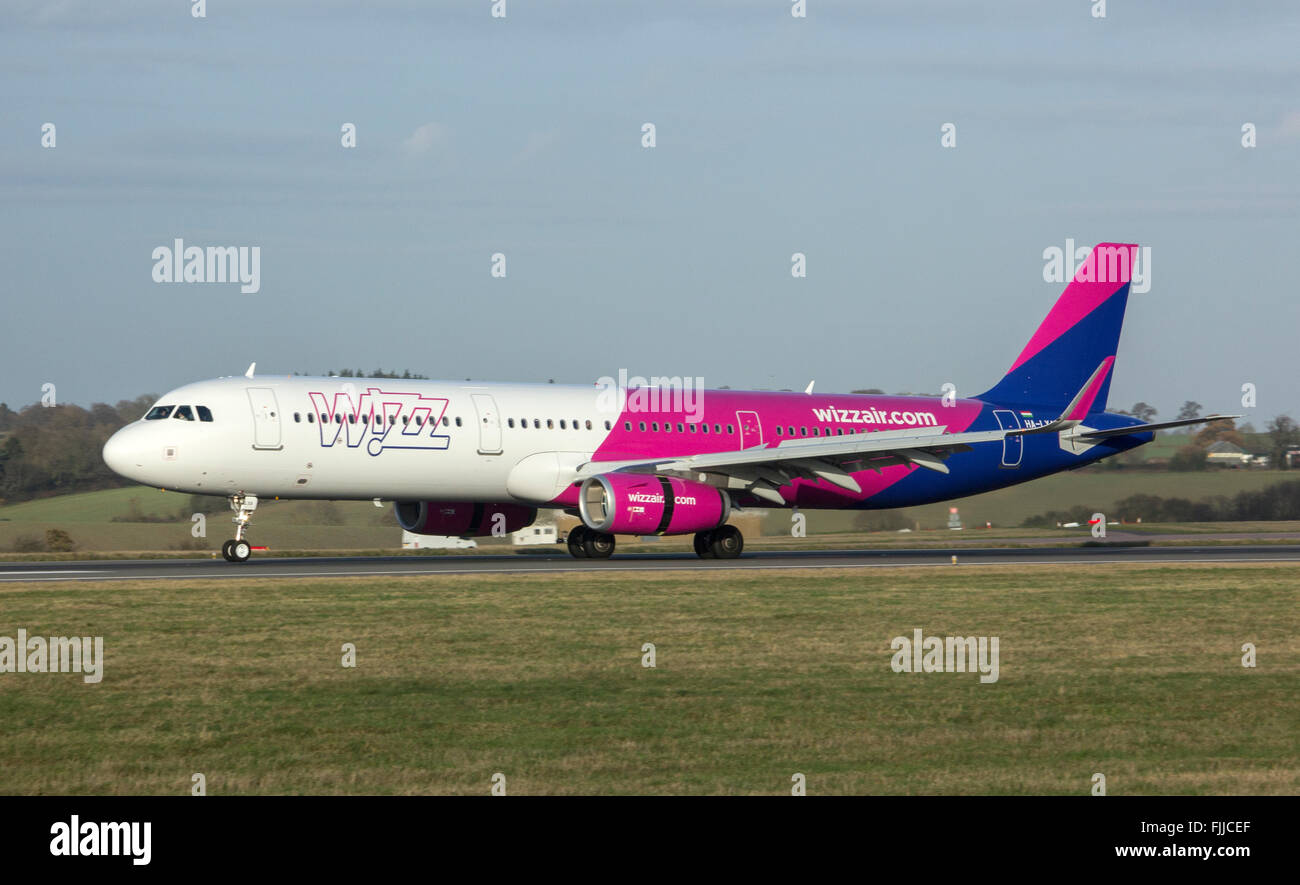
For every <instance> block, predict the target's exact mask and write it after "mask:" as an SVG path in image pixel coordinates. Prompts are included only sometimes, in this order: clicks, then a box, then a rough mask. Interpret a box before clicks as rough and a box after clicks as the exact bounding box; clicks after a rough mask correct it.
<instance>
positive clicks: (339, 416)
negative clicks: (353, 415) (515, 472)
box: [334, 412, 343, 424]
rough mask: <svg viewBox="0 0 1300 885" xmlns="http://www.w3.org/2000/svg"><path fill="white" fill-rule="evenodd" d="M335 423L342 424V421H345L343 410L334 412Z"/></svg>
mask: <svg viewBox="0 0 1300 885" xmlns="http://www.w3.org/2000/svg"><path fill="white" fill-rule="evenodd" d="M334 423H335V424H342V423H343V413H342V412H335V413H334Z"/></svg>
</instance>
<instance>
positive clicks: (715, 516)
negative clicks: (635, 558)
mask: <svg viewBox="0 0 1300 885" xmlns="http://www.w3.org/2000/svg"><path fill="white" fill-rule="evenodd" d="M578 512H579V513H580V514H581V515H582V522H583V524H584V525H586V526H587V528H589V529H591V530H593V531H597V532H606V533H608V534H611V535H616V534H625V535H685V534H689V533H691V532H703V531H708V530H709V529H715V528H717V527H718V526H720V525H722V524H723V523H724V522H726V521H727V517H728V516H730V515H731V498H730V497H728V495H727V493H726V492H724V491H723V490H722V489H717V488H714V487H713V486H710V485H705V484H704V483H702V482H692V481H690V480H685V479H676V478H674V477H668V476H646V475H644V474H631V473H602V474H600V475H599V476H593V477H590V478H589V479H587V480H586V481H584V482H583V484H582V487H581V488H580V489H579V490H578Z"/></svg>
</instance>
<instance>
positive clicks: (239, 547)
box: [230, 541, 253, 562]
mask: <svg viewBox="0 0 1300 885" xmlns="http://www.w3.org/2000/svg"><path fill="white" fill-rule="evenodd" d="M252 555H253V548H252V547H251V546H249V543H248V542H247V541H231V542H230V561H231V562H247V561H248V557H250V556H252Z"/></svg>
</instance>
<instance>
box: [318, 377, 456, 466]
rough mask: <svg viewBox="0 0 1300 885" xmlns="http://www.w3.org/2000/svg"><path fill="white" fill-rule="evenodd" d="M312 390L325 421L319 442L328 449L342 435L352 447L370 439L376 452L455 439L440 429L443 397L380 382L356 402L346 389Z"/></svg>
mask: <svg viewBox="0 0 1300 885" xmlns="http://www.w3.org/2000/svg"><path fill="white" fill-rule="evenodd" d="M307 395H308V396H309V397H311V405H312V409H314V410H315V412H316V420H317V421H318V422H319V424H320V444H321V445H322V446H325V447H326V448H329V447H330V446H333V445H334V444H335V443H337V442H338V441H339V437H340V436H345V438H346V440H347V444H348V447H349V448H353V449H355V448H357V447H358V446H360V445H361V443H362V442H365V444H366V451H367V452H369V453H370V454H372V455H378V454H379V453H380V452H382V451H383V450H384V449H445V448H447V447H448V446H449V445H450V444H451V437H450V436H447V435H446V434H442V433H437V432H436V431H437V429H438V426H439V425H440V424H441V423H442V418H443V415H444V414H445V413H446V411H447V400H446V399H445V398H443V397H425V396H420V394H418V393H389V392H387V391H383V390H380V389H379V388H377V387H371V388H369V389H368V390H366V392H365V393H363V394H361V395H360V396H359V397H357V401H356V402H353V401H352V394H351V393H350V392H347V391H340V392H338V393H335V394H333V395H332V396H331V394H327V393H321V392H317V391H313V392H311V393H309V394H307ZM345 428H346V434H345V432H344V431H345Z"/></svg>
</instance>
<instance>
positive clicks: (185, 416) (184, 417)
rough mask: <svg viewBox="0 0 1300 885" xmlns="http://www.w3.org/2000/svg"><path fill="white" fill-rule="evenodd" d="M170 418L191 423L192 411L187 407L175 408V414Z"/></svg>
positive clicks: (192, 418)
mask: <svg viewBox="0 0 1300 885" xmlns="http://www.w3.org/2000/svg"><path fill="white" fill-rule="evenodd" d="M172 417H173V418H178V419H180V420H181V421H193V420H194V411H193V410H192V409H191V408H190V407H189V406H177V407H176V414H175V415H172Z"/></svg>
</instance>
